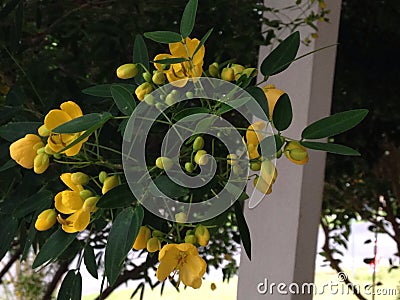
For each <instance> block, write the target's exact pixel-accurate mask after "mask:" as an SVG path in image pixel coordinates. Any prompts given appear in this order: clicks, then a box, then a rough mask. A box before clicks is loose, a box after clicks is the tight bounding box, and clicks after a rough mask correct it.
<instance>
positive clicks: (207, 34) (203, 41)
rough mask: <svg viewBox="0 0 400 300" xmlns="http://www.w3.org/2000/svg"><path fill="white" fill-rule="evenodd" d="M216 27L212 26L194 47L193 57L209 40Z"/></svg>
mask: <svg viewBox="0 0 400 300" xmlns="http://www.w3.org/2000/svg"><path fill="white" fill-rule="evenodd" d="M213 30H214V28H211V29H210V30H209V31H207V33H206V34H205V35H204V36H203V38H202V39H201V40H200V43H199V44H198V45H197V47H196V49H194V52H193V57H194V56H195V54H196V53H197V52H198V51H199V50H200V48H201V46H203V45H204V43H205V42H206V41H207V40H208V38H209V37H210V35H211V33H212V32H213Z"/></svg>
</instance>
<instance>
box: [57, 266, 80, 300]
mask: <svg viewBox="0 0 400 300" xmlns="http://www.w3.org/2000/svg"><path fill="white" fill-rule="evenodd" d="M75 272H76V271H74V270H70V271H68V273H67V275H65V277H64V280H63V282H62V284H61V287H60V290H59V291H58V296H57V300H80V299H81V297H82V276H81V273H80V272H79V271H78V272H77V273H76V274H75Z"/></svg>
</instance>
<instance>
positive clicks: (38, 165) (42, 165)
mask: <svg viewBox="0 0 400 300" xmlns="http://www.w3.org/2000/svg"><path fill="white" fill-rule="evenodd" d="M49 163H50V162H49V156H48V155H47V154H46V153H44V152H43V153H40V154H38V155H36V157H35V159H34V161H33V171H34V172H35V173H36V174H42V173H44V171H46V170H47V168H48V167H49Z"/></svg>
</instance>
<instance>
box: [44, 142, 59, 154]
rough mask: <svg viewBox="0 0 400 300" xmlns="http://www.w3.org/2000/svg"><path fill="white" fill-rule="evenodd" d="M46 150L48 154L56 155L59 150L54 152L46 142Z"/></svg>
mask: <svg viewBox="0 0 400 300" xmlns="http://www.w3.org/2000/svg"><path fill="white" fill-rule="evenodd" d="M44 152H45V153H47V154H48V155H55V154H56V153H57V152H54V151H53V149H51V147H50V146H49V144H46V146H44Z"/></svg>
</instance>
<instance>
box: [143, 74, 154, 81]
mask: <svg viewBox="0 0 400 300" xmlns="http://www.w3.org/2000/svg"><path fill="white" fill-rule="evenodd" d="M142 76H143V79H144V80H145V81H146V82H148V83H150V82H151V77H152V76H151V74H150V73H148V72H144V73H143V74H142Z"/></svg>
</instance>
